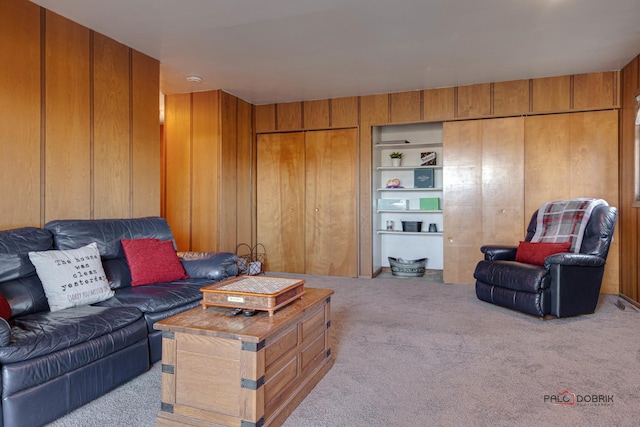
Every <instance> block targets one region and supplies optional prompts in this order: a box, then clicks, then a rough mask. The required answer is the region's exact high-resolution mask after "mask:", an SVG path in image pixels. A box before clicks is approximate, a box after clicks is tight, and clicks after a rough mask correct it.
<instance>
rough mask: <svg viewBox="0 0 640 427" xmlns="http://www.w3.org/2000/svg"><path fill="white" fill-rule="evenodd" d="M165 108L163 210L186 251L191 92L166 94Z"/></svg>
mask: <svg viewBox="0 0 640 427" xmlns="http://www.w3.org/2000/svg"><path fill="white" fill-rule="evenodd" d="M164 111H165V121H164V132H165V148H164V149H165V155H166V158H165V161H166V163H165V166H164V167H165V176H164V191H165V202H166V205H165V207H164V213H165V218H166V219H167V221H168V222H169V225H170V226H171V230H172V231H173V237H174V238H175V240H176V244H177V246H178V250H182V251H186V250H190V248H191V201H192V198H191V191H190V189H191V155H192V153H191V95H189V94H182V95H167V96H166V98H165V109H164ZM207 197H208V198H209V197H215V194H213V195H212V194H207ZM196 200H197V202H198V203H206V201H204V200H202V199H196Z"/></svg>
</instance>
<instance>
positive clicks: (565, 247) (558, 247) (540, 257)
mask: <svg viewBox="0 0 640 427" xmlns="http://www.w3.org/2000/svg"><path fill="white" fill-rule="evenodd" d="M570 248H571V243H570V242H560V243H551V242H536V243H532V242H520V244H519V245H518V250H517V251H516V261H518V262H524V263H527V264H535V265H544V260H545V258H546V257H548V256H549V255H554V254H559V253H562V252H569V249H570Z"/></svg>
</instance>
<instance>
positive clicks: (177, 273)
mask: <svg viewBox="0 0 640 427" xmlns="http://www.w3.org/2000/svg"><path fill="white" fill-rule="evenodd" d="M122 248H123V249H124V255H125V257H126V258H127V263H128V264H129V270H131V286H140V285H148V284H151V283H159V282H173V281H174V280H181V279H188V278H189V275H188V274H187V273H186V272H185V271H184V267H183V266H182V263H181V262H180V259H179V258H178V255H177V254H176V251H175V249H174V247H173V242H171V241H170V240H158V239H134V240H126V239H122Z"/></svg>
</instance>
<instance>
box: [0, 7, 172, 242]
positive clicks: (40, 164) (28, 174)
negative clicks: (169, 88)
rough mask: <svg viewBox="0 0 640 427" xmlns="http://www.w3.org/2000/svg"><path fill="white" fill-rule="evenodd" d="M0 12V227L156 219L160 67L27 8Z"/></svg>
mask: <svg viewBox="0 0 640 427" xmlns="http://www.w3.org/2000/svg"><path fill="white" fill-rule="evenodd" d="M0 11H1V13H0V44H1V48H0V55H2V57H0V81H2V82H3V84H2V85H0V87H1V88H2V89H1V92H0V111H2V112H3V113H2V114H3V120H2V122H0V146H1V147H2V153H3V154H2V157H1V158H0V198H2V199H3V200H5V201H10V202H7V203H3V207H2V215H0V229H8V228H12V227H18V226H26V225H32V226H41V225H43V224H44V223H46V222H47V221H50V220H53V219H61V218H116V217H118V218H129V217H135V216H146V215H158V214H159V213H160V127H159V102H158V93H159V79H160V71H159V63H158V61H157V60H155V59H152V58H150V57H148V56H146V55H143V54H141V53H139V52H136V51H134V50H132V49H130V48H128V47H127V46H124V45H122V44H120V43H118V42H116V41H114V40H112V39H110V38H108V37H105V36H103V35H101V34H98V33H96V32H94V31H91V30H89V29H88V28H86V27H83V26H81V25H79V24H77V23H75V22H73V21H70V20H68V19H66V18H63V17H61V16H59V15H57V14H55V13H52V12H50V11H48V10H46V9H43V8H41V7H39V6H37V5H35V4H34V3H31V2H28V1H26V0H0Z"/></svg>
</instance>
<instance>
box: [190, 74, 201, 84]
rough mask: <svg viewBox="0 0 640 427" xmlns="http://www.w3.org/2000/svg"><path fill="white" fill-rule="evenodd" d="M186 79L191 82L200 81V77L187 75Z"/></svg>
mask: <svg viewBox="0 0 640 427" xmlns="http://www.w3.org/2000/svg"><path fill="white" fill-rule="evenodd" d="M187 81H188V82H193V83H200V82H202V77H198V76H189V77H187Z"/></svg>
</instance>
